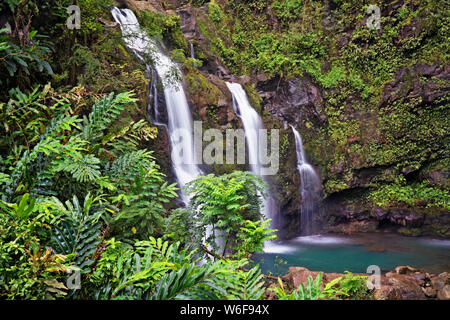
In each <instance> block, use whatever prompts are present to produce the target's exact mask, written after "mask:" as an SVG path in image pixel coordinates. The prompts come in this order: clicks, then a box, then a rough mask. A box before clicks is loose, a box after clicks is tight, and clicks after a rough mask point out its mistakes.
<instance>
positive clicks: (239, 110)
mask: <svg viewBox="0 0 450 320" xmlns="http://www.w3.org/2000/svg"><path fill="white" fill-rule="evenodd" d="M225 83H226V85H227V87H228V89H229V90H230V92H231V94H232V96H233V109H234V112H235V113H236V115H237V116H238V117H239V118H240V119H241V120H242V125H243V127H244V131H245V140H246V142H247V146H248V158H249V159H248V160H249V165H250V170H251V171H252V172H253V173H254V174H256V175H258V176H261V177H262V178H263V179H264V175H263V165H262V161H261V158H260V157H261V155H260V148H261V141H260V138H259V132H260V130H262V129H264V126H263V123H262V121H261V117H260V116H259V114H258V113H257V112H256V111H255V109H253V107H252V106H251V105H250V103H249V101H248V99H247V95H246V93H245V91H244V89H243V88H242V86H241V85H240V84H239V83H231V82H225ZM263 205H264V212H265V216H266V218H270V219H272V223H273V222H274V219H275V218H276V217H275V215H276V214H275V213H274V212H275V210H274V201H273V199H272V198H271V197H270V196H269V199H264V200H263Z"/></svg>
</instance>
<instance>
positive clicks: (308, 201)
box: [291, 126, 320, 235]
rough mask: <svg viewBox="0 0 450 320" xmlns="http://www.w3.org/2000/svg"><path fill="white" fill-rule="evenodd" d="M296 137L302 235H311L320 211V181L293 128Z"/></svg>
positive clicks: (297, 133) (300, 139)
mask: <svg viewBox="0 0 450 320" xmlns="http://www.w3.org/2000/svg"><path fill="white" fill-rule="evenodd" d="M291 128H292V131H293V132H294V136H295V148H296V150H297V169H298V172H299V174H300V194H301V197H302V202H301V206H300V226H301V227H300V233H301V234H302V235H311V234H312V233H313V232H314V231H315V230H314V225H313V215H314V213H316V212H317V210H318V201H319V197H320V180H319V177H318V176H317V174H316V171H315V170H314V168H313V167H312V166H311V165H310V164H309V163H308V162H307V160H306V156H305V150H304V149H303V143H302V137H301V136H300V133H299V132H298V131H297V130H295V128H294V127H293V126H291Z"/></svg>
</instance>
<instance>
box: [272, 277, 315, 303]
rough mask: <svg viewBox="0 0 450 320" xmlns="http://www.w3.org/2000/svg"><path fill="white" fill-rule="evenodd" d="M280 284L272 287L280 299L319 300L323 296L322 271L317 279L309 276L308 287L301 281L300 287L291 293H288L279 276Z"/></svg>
mask: <svg viewBox="0 0 450 320" xmlns="http://www.w3.org/2000/svg"><path fill="white" fill-rule="evenodd" d="M278 285H279V286H277V287H273V288H270V290H272V291H274V292H275V293H276V294H277V297H278V299H280V300H318V299H319V298H320V297H321V285H322V272H319V274H318V275H317V277H316V279H315V280H313V278H312V276H308V278H307V279H306V287H305V286H304V285H303V283H300V286H299V287H298V289H297V290H293V291H292V292H291V293H288V292H287V290H286V289H285V288H284V285H283V282H282V281H281V279H280V278H278Z"/></svg>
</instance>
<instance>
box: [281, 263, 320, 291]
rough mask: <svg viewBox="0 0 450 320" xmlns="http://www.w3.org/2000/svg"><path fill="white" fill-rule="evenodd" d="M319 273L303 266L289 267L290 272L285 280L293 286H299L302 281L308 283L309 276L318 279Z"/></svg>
mask: <svg viewBox="0 0 450 320" xmlns="http://www.w3.org/2000/svg"><path fill="white" fill-rule="evenodd" d="M318 274H319V272H318V271H310V270H308V269H306V268H303V267H289V272H288V274H287V275H285V276H284V277H283V281H285V282H286V283H287V284H288V285H289V286H290V287H292V288H298V287H299V286H300V284H301V283H303V284H305V283H306V280H307V279H308V277H309V276H312V277H313V279H316V277H317V275H318Z"/></svg>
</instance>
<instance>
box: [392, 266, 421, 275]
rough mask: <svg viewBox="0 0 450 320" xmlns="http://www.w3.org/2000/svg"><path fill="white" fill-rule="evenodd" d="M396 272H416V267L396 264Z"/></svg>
mask: <svg viewBox="0 0 450 320" xmlns="http://www.w3.org/2000/svg"><path fill="white" fill-rule="evenodd" d="M395 272H396V273H397V274H411V273H415V272H417V269H415V268H413V267H410V266H398V267H396V268H395Z"/></svg>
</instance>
